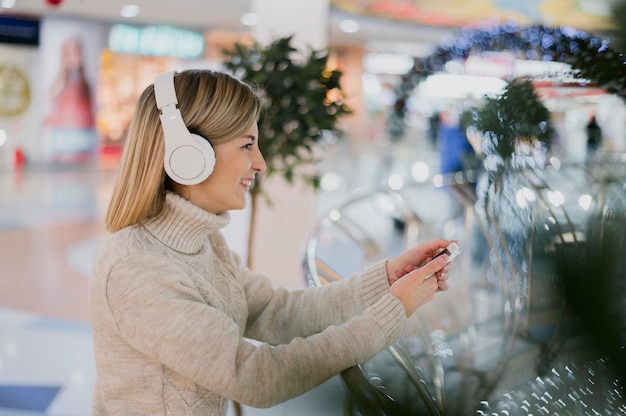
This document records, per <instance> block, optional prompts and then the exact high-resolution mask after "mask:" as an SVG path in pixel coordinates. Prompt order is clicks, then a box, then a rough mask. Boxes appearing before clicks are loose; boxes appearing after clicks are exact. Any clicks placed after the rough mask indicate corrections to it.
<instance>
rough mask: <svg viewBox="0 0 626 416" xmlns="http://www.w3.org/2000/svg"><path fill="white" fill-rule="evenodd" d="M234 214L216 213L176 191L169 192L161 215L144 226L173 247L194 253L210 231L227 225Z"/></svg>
mask: <svg viewBox="0 0 626 416" xmlns="http://www.w3.org/2000/svg"><path fill="white" fill-rule="evenodd" d="M229 222H230V214H229V213H228V212H222V213H220V214H217V215H216V214H212V213H210V212H207V211H205V210H203V209H202V208H200V207H198V206H196V205H194V204H193V203H191V202H189V201H187V200H185V199H184V198H182V197H180V196H179V195H177V194H175V193H173V192H167V194H166V196H165V205H164V207H163V210H162V211H161V213H160V214H159V215H157V216H156V217H154V218H151V219H149V220H147V221H145V222H144V223H143V225H144V227H146V229H147V230H148V231H149V232H150V233H151V234H152V235H154V236H155V237H156V238H157V239H158V240H159V241H161V242H162V243H163V244H166V245H168V246H169V247H171V248H172V249H174V250H176V251H179V252H182V253H188V254H193V253H197V252H199V251H200V249H201V248H202V245H203V244H204V242H205V241H206V239H207V237H208V236H209V234H211V233H212V232H214V231H217V230H219V229H221V228H224V227H226V226H227V225H228V224H229Z"/></svg>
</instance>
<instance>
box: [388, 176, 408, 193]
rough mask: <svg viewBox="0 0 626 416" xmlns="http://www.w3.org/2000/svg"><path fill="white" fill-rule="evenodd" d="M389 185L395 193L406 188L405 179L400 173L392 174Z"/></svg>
mask: <svg viewBox="0 0 626 416" xmlns="http://www.w3.org/2000/svg"><path fill="white" fill-rule="evenodd" d="M387 185H388V186H389V188H391V189H393V190H394V191H399V190H400V189H402V187H403V186H404V179H402V176H401V175H400V174H398V173H392V174H391V175H389V179H387Z"/></svg>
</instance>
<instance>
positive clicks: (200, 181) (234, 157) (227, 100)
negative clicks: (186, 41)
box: [89, 70, 450, 415]
mask: <svg viewBox="0 0 626 416" xmlns="http://www.w3.org/2000/svg"><path fill="white" fill-rule="evenodd" d="M164 80H165V81H164ZM168 83H171V87H170V86H168ZM155 86H157V87H158V88H157V91H156V92H155ZM174 87H175V88H174ZM169 88H171V89H169ZM155 95H156V98H155ZM164 97H165V98H164ZM159 98H160V101H161V102H160V103H157V99H159ZM177 99H178V103H176V101H177ZM163 100H165V102H163ZM176 104H178V108H176ZM178 109H180V112H178ZM259 113H260V101H259V98H258V97H257V96H256V95H255V93H254V91H253V90H252V89H251V88H250V87H249V86H247V85H245V84H244V83H242V82H240V81H238V80H236V79H235V78H233V77H231V76H229V75H227V74H223V73H217V72H211V71H208V70H189V71H184V72H180V73H178V74H177V75H176V76H175V79H174V75H173V74H170V75H169V78H168V77H167V74H165V75H163V76H161V77H159V78H158V79H157V82H155V85H150V86H149V87H148V88H146V90H145V91H144V92H143V93H142V95H141V97H140V98H139V103H138V105H137V108H136V111H135V113H134V116H133V119H132V122H131V125H130V127H129V132H128V138H127V142H126V145H125V146H126V147H125V150H124V154H123V157H122V162H121V166H120V171H119V174H118V178H117V183H116V185H115V188H114V192H113V196H112V200H111V204H110V206H109V210H108V212H107V228H108V230H109V231H110V232H111V234H110V236H109V238H108V240H107V241H106V242H105V243H104V244H103V246H102V247H101V249H100V250H99V252H98V255H97V258H96V260H95V264H94V273H93V277H92V279H91V282H90V289H89V313H90V320H91V323H92V328H93V337H94V349H95V357H96V368H97V380H96V386H95V393H94V402H93V414H94V415H105V414H146V415H156V414H171V415H177V414H202V415H225V414H226V410H227V401H228V400H229V399H230V400H234V401H237V402H240V403H243V404H246V405H249V406H254V407H270V406H274V405H276V404H278V403H280V402H283V401H285V400H287V399H289V398H292V397H294V396H297V395H299V394H301V393H304V392H305V391H307V390H309V389H311V388H313V387H315V386H317V385H319V384H321V383H323V382H324V381H326V380H328V379H329V378H331V377H332V376H333V375H335V374H337V373H339V372H340V371H342V370H344V369H346V368H348V367H350V366H353V365H355V364H358V363H361V362H364V361H366V360H368V359H370V358H372V357H373V356H374V355H376V354H377V353H378V352H380V351H381V350H383V349H384V348H386V347H388V346H389V345H391V344H392V343H393V342H394V341H396V340H397V339H398V338H399V337H400V336H401V335H402V332H403V330H404V328H405V325H406V321H407V317H408V316H410V315H411V314H413V312H414V311H415V310H416V309H417V308H418V307H419V306H421V305H423V304H424V303H426V302H428V301H429V300H431V299H432V298H433V297H434V294H435V292H437V291H441V290H446V289H447V288H448V284H447V282H446V279H447V268H446V267H444V264H445V261H446V257H447V256H442V258H441V259H438V260H436V261H433V262H431V263H428V264H426V265H425V266H423V267H421V268H416V267H417V266H419V265H422V264H423V263H424V262H425V261H426V260H429V259H430V258H431V257H432V256H433V255H434V254H436V253H437V252H439V251H440V249H441V248H443V247H445V246H447V245H448V244H449V243H450V242H449V241H446V240H437V241H433V242H429V243H425V244H422V245H420V246H418V247H416V248H413V249H411V250H408V251H406V252H405V253H403V254H401V255H399V256H398V257H396V258H394V259H392V260H388V261H380V262H378V263H376V264H374V265H372V266H371V267H369V268H367V269H366V270H364V271H362V272H360V273H358V274H356V275H355V276H353V277H351V278H349V279H346V280H342V281H339V282H335V283H333V284H330V285H328V286H325V287H316V288H308V289H305V290H299V291H287V290H285V289H282V288H274V287H272V284H271V282H270V280H268V279H267V278H266V277H264V276H261V275H257V274H254V273H253V272H252V271H250V270H248V269H247V268H246V267H245V266H244V265H243V264H241V260H240V259H239V257H238V256H237V255H236V254H235V253H233V252H232V251H230V250H229V248H228V246H227V244H226V242H225V240H224V238H223V236H222V234H221V232H220V230H221V229H222V228H223V227H225V226H226V225H227V224H228V222H229V218H230V217H229V213H228V212H229V211H230V210H233V209H242V208H244V206H245V203H246V192H247V191H248V189H249V187H250V186H251V183H252V182H253V180H254V177H255V175H257V174H259V173H262V172H263V171H264V170H265V168H266V165H265V161H264V159H263V156H262V155H261V152H260V151H259V147H258V137H259V132H258V129H257V120H258V118H259ZM159 120H161V122H162V124H161V122H160V121H159ZM183 120H184V124H183ZM178 121H180V125H177V124H175V123H177V122H178ZM172 123H174V124H172ZM181 126H182V127H181ZM189 132H194V135H193V140H197V141H199V142H198V143H196V144H193V141H190V142H188V143H187V144H181V143H180V140H191V139H190V137H187V136H189V135H190V133H189ZM176 134H178V135H179V136H180V135H182V136H185V137H184V138H183V139H180V137H174V136H176ZM179 139H180V140H179ZM209 142H210V145H208V143H209ZM201 143H203V144H201ZM196 145H198V146H203V145H207V147H208V149H205V150H207V151H208V152H209V153H211V152H213V151H214V158H215V160H214V167H213V166H212V163H213V162H212V161H211V160H209V159H210V157H212V156H211V155H205V154H203V156H202V157H200V158H197V157H196V156H197V155H196V154H195V153H193V152H194V151H192V153H193V154H187V153H185V152H187V150H189V148H194V147H195V146H196ZM179 151H181V152H183V153H184V155H183V156H184V157H183V159H184V160H183V161H182V162H181V161H180V160H179V161H173V160H174V159H175V158H176V157H178V156H180V155H178V156H177V152H179ZM202 152H204V150H202V151H201V153H202ZM191 161H193V163H191ZM204 162H206V163H204ZM164 163H165V166H164ZM196 163H200V164H201V165H202V167H201V168H200V169H199V170H200V171H203V173H202V174H201V175H200V177H199V178H196V177H195V176H194V175H196V174H197V172H195V171H194V169H191V168H189V167H190V165H192V164H196ZM206 166H209V167H211V168H212V169H208V171H209V176H208V177H207V178H206V179H204V177H205V176H204V173H205V172H204V170H205V169H204V168H205V167H206ZM164 167H165V169H164ZM166 171H167V172H168V174H166ZM196 176H197V175H196ZM172 177H174V178H176V181H174V180H172ZM183 183H186V184H183ZM433 273H434V276H435V278H430V279H428V278H427V277H428V276H429V275H431V274H433ZM246 339H254V340H256V341H258V342H255V343H251V342H249V341H247V340H246Z"/></svg>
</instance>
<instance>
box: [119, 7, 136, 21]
mask: <svg viewBox="0 0 626 416" xmlns="http://www.w3.org/2000/svg"><path fill="white" fill-rule="evenodd" d="M138 15H139V6H137V5H136V4H127V5H125V6H122V10H121V11H120V16H122V17H128V18H132V17H137V16H138Z"/></svg>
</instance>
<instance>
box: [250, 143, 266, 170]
mask: <svg viewBox="0 0 626 416" xmlns="http://www.w3.org/2000/svg"><path fill="white" fill-rule="evenodd" d="M252 169H254V170H255V171H256V172H257V173H263V172H265V170H266V169H267V164H266V163H265V158H264V157H263V154H262V153H261V150H260V149H259V148H257V149H256V152H255V153H254V159H253V160H252Z"/></svg>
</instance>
